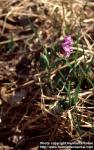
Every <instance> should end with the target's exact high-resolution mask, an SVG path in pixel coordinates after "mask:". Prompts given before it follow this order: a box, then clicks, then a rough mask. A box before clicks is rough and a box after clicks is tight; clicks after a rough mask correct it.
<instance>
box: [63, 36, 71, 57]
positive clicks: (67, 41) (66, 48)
mask: <svg viewBox="0 0 94 150" xmlns="http://www.w3.org/2000/svg"><path fill="white" fill-rule="evenodd" d="M72 45H73V39H72V37H71V36H67V37H65V38H64V41H63V43H62V44H61V48H62V50H61V54H63V55H64V56H65V57H66V58H68V57H69V56H70V54H71V53H72V52H73V49H72Z"/></svg>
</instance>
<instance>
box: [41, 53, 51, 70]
mask: <svg viewBox="0 0 94 150" xmlns="http://www.w3.org/2000/svg"><path fill="white" fill-rule="evenodd" d="M39 61H40V65H41V67H42V68H43V69H46V68H48V67H49V60H48V58H47V56H46V55H44V54H42V53H41V54H40V58H39Z"/></svg>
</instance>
